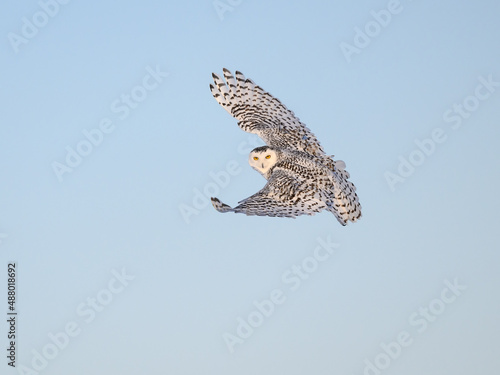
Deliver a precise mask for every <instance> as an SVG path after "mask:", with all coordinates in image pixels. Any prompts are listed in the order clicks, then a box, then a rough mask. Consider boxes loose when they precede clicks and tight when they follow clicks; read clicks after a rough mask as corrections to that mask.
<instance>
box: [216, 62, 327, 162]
mask: <svg viewBox="0 0 500 375" xmlns="http://www.w3.org/2000/svg"><path fill="white" fill-rule="evenodd" d="M223 70H224V78H225V80H226V81H225V82H224V80H223V79H221V78H220V77H219V76H218V75H217V74H215V73H212V76H213V78H214V84H215V85H212V84H210V90H211V91H212V95H213V96H214V98H215V99H216V100H217V102H218V103H219V104H220V105H221V106H222V107H223V108H224V109H225V110H226V111H227V112H229V114H230V115H231V116H233V117H234V118H235V119H237V120H238V126H239V127H240V128H241V129H242V130H244V131H246V132H248V133H254V134H257V135H258V136H259V137H260V138H262V140H263V141H264V142H265V143H266V144H267V145H268V146H271V147H278V148H286V149H292V150H300V151H305V152H307V153H309V154H312V155H315V156H320V157H325V156H326V155H325V153H324V151H323V148H322V147H321V145H320V144H319V141H318V140H317V139H316V137H315V136H314V134H313V133H312V132H311V130H309V128H308V127H307V126H306V125H304V124H303V123H302V122H300V120H299V119H298V118H297V117H296V116H295V114H294V113H293V112H292V111H291V110H289V109H288V108H287V107H286V106H285V105H284V104H282V103H281V102H280V101H279V100H278V99H277V98H275V97H274V96H272V95H271V94H269V93H268V92H267V91H265V90H263V89H262V88H261V87H259V86H257V85H256V84H255V83H254V82H253V81H252V80H251V79H246V78H245V76H244V75H243V74H242V73H240V72H238V71H236V73H235V76H236V77H235V76H233V75H232V73H231V72H230V71H229V70H227V69H226V68H224V69H223Z"/></svg>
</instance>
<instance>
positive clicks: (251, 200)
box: [212, 170, 326, 218]
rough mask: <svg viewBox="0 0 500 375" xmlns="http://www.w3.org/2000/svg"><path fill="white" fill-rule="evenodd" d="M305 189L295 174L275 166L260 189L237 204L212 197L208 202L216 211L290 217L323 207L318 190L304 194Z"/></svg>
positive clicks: (306, 213)
mask: <svg viewBox="0 0 500 375" xmlns="http://www.w3.org/2000/svg"><path fill="white" fill-rule="evenodd" d="M307 190H309V189H304V182H303V181H300V180H299V179H297V177H296V176H294V175H292V174H290V173H289V172H287V171H285V170H277V171H275V172H273V174H272V176H271V177H270V178H269V180H268V181H267V184H266V185H265V186H264V187H263V188H262V189H261V190H260V191H258V192H257V193H255V194H254V195H252V196H250V197H248V198H246V199H244V200H242V201H240V202H239V204H238V206H236V207H234V208H231V207H230V206H228V205H227V204H224V203H222V202H221V201H219V200H218V199H217V198H212V204H213V206H214V207H215V209H216V210H217V211H219V212H235V213H244V214H246V215H249V216H252V215H257V216H272V217H291V218H295V217H296V216H300V215H314V214H315V213H317V212H320V211H321V210H323V209H324V208H326V204H325V203H324V202H323V200H322V199H321V197H320V193H318V192H309V193H308V194H304V191H307ZM309 191H310V190H309ZM299 193H300V194H299Z"/></svg>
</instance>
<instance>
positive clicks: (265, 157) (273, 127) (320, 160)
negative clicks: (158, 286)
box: [210, 68, 361, 225]
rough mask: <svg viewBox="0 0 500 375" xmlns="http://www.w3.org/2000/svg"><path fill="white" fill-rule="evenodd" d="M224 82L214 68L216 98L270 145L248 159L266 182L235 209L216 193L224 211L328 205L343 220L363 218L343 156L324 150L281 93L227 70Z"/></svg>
mask: <svg viewBox="0 0 500 375" xmlns="http://www.w3.org/2000/svg"><path fill="white" fill-rule="evenodd" d="M223 71H224V78H225V81H224V80H222V79H221V78H220V77H219V76H218V75H217V74H215V73H212V77H213V79H214V85H212V84H210V90H211V91H212V95H213V96H214V98H215V99H216V100H217V102H218V103H219V104H220V105H221V106H222V107H223V108H224V109H225V110H226V111H227V112H229V114H230V115H231V116H233V117H234V118H235V119H236V120H238V126H239V127H240V128H241V129H242V130H244V131H246V132H248V133H253V134H257V135H258V136H259V137H260V138H262V140H263V141H264V142H265V143H266V145H267V146H261V147H257V148H255V149H254V150H252V151H251V152H250V155H249V157H248V163H249V164H250V166H251V167H252V168H253V169H255V170H256V171H257V172H259V173H260V174H261V175H262V176H263V177H264V178H265V179H266V180H267V184H266V185H265V186H264V187H263V188H262V190H260V191H259V192H257V193H256V194H254V195H252V196H250V197H248V198H246V199H244V200H242V201H241V202H239V204H238V206H236V207H234V208H232V207H230V206H228V205H227V204H225V203H222V202H221V201H220V200H219V199H217V198H212V204H213V206H214V208H215V209H216V210H217V211H219V212H235V213H244V214H246V215H259V216H278V217H291V218H295V217H296V216H299V215H314V214H316V213H317V212H320V211H322V210H324V209H326V210H327V211H330V212H331V213H333V214H334V215H335V217H336V218H337V220H338V221H339V222H340V224H342V225H346V224H347V222H348V221H353V222H354V221H356V220H358V219H359V218H360V217H361V206H360V204H359V200H358V196H357V195H356V187H355V186H354V184H353V183H352V182H350V181H348V178H349V173H348V172H347V171H346V170H345V164H344V162H343V161H341V160H336V161H335V160H333V158H332V156H328V155H326V154H325V152H324V151H323V148H322V147H321V145H320V144H319V142H318V140H317V139H316V137H315V136H314V134H313V133H312V132H311V131H310V130H309V128H307V126H306V125H304V124H303V123H302V122H300V120H299V119H298V118H297V117H296V116H295V114H294V113H293V112H292V111H290V110H289V109H288V108H287V107H286V106H285V105H284V104H282V103H281V102H280V101H279V100H278V99H277V98H275V97H273V96H272V95H271V94H269V93H268V92H266V91H264V90H263V89H262V88H261V87H259V86H257V85H256V84H255V83H254V82H253V81H252V80H251V79H246V78H245V77H244V76H243V74H242V73H240V72H238V71H236V73H235V75H234V76H233V75H232V73H231V72H230V71H229V70H227V69H225V68H224V69H223Z"/></svg>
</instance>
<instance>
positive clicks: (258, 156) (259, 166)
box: [248, 146, 278, 177]
mask: <svg viewBox="0 0 500 375" xmlns="http://www.w3.org/2000/svg"><path fill="white" fill-rule="evenodd" d="M277 161H278V154H277V153H276V151H274V150H273V149H272V148H270V147H268V146H262V147H257V148H255V149H253V150H252V151H251V152H250V155H249V156H248V164H250V166H251V167H252V168H253V169H255V170H256V171H257V172H259V173H260V174H262V175H263V176H264V177H265V175H266V173H267V172H268V171H269V169H271V167H272V166H273V165H274V164H276V162H277Z"/></svg>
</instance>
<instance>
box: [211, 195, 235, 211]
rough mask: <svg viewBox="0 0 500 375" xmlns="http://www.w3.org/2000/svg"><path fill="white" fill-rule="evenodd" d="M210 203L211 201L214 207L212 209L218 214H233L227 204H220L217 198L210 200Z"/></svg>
mask: <svg viewBox="0 0 500 375" xmlns="http://www.w3.org/2000/svg"><path fill="white" fill-rule="evenodd" d="M210 199H211V201H212V205H213V206H214V208H215V209H216V210H217V211H219V212H222V213H224V212H234V209H232V208H231V207H230V206H228V205H227V204H225V203H222V202H221V201H220V200H219V199H217V198H214V197H212V198H210Z"/></svg>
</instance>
